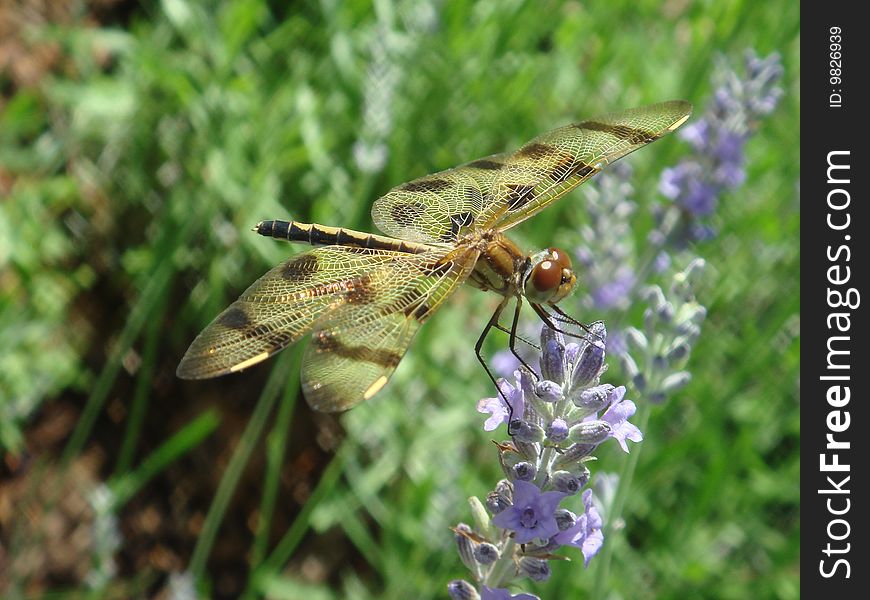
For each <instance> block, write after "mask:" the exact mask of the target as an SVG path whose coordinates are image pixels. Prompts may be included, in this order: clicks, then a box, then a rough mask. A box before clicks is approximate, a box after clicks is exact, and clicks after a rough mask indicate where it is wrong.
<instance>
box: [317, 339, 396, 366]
mask: <svg viewBox="0 0 870 600" xmlns="http://www.w3.org/2000/svg"><path fill="white" fill-rule="evenodd" d="M312 341H313V343H314V345H315V346H316V347H317V350H318V351H319V352H331V353H333V354H336V355H338V356H342V357H344V358H349V359H351V360H358V361H362V362H370V363H372V364H375V365H379V366H381V367H386V368H389V367H395V366H396V365H398V364H399V361H401V360H402V355H401V354H396V353H395V352H390V351H389V350H384V349H382V348H369V347H367V346H348V345H346V344H344V343H343V342H342V341H341V340H339V339H337V338H336V337H335V336H334V335H333V334H331V333H329V332H328V331H320V332H318V333H317V334H315V335H314V338H313V340H312Z"/></svg>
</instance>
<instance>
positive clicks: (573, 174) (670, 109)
mask: <svg viewBox="0 0 870 600" xmlns="http://www.w3.org/2000/svg"><path fill="white" fill-rule="evenodd" d="M691 112H692V105H691V104H689V103H688V102H684V101H682V100H673V101H670V102H661V103H659V104H650V105H648V106H642V107H640V108H632V109H629V110H625V111H622V112H616V113H610V114H606V115H601V116H599V117H595V118H593V119H588V120H586V121H581V122H580V123H574V124H572V125H566V126H564V127H560V128H558V129H554V130H553V131H550V132H547V133H544V134H542V135H540V136H538V137H536V138H535V139H533V140H531V141H530V142H528V143H527V144H526V145H524V146H523V147H522V148H520V149H519V150H517V151H516V152H515V153H513V155H511V156H510V157H509V158H507V159H506V161H505V163H504V166H503V167H502V168H501V169H499V170H498V172H497V173H498V177H497V178H496V179H495V181H493V182H492V184H491V192H490V194H489V196H488V197H487V198H486V201H485V207H484V208H483V209H482V210H481V213H480V215H479V217H478V226H479V227H483V228H496V229H500V230H504V229H508V228H510V227H513V226H514V225H516V224H517V223H520V222H522V221H524V220H525V219H528V218H529V217H530V216H532V215H534V214H535V213H537V212H538V211H540V210H542V209H543V208H545V207H546V206H548V205H549V204H551V203H552V202H553V201H555V200H556V199H558V198H560V197H561V196H563V195H564V194H566V193H568V192H569V191H571V190H572V189H574V188H575V187H577V186H578V185H580V184H581V183H583V182H584V181H586V180H587V179H589V178H590V177H592V176H593V175H595V174H596V173H598V172H599V171H601V169H603V168H604V167H605V166H607V165H608V164H610V163H612V162H614V161H616V160H618V159H620V158H622V157H623V156H625V155H626V154H629V153H630V152H633V151H635V150H637V149H638V148H641V147H643V146H645V145H646V144H649V143H650V142H653V141H655V140H657V139H658V138H660V137H662V136H663V135H666V134H668V133H670V132H671V131H674V130H675V129H677V128H678V127H679V126H680V125H682V124H683V123H685V122H686V120H687V119H688V118H689V115H690V114H691Z"/></svg>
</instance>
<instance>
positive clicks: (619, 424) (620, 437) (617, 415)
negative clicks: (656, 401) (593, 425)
mask: <svg viewBox="0 0 870 600" xmlns="http://www.w3.org/2000/svg"><path fill="white" fill-rule="evenodd" d="M624 397H625V386H619V387H618V388H616V389H615V390H613V392H611V400H610V407H609V408H608V409H607V411H605V413H604V415H603V416H602V417H601V420H602V421H606V422H607V423H610V426H611V427H612V428H613V432H612V433H611V434H610V437H612V438H613V439H615V440H616V441H617V442H619V445H620V446H621V447H622V449H623V451H625V452H626V453H627V452H628V444H626V443H625V440H627V439H628V440H631V441H632V442H640V441H642V440H643V433H641V431H640V429H638V428H637V426H635V425H632V424H631V423H629V422H628V419H629V418H630V417H631V416H633V415H634V413H635V412H637V406H636V405H635V403H634V402H632V401H631V400H624V399H623V398H624Z"/></svg>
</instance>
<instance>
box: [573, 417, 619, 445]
mask: <svg viewBox="0 0 870 600" xmlns="http://www.w3.org/2000/svg"><path fill="white" fill-rule="evenodd" d="M611 433H613V427H611V426H610V423H608V422H607V421H600V420H599V421H584V422H583V423H578V424H577V425H575V426H574V427H572V428H571V429H570V431H569V432H568V439H569V440H571V441H572V442H576V443H578V444H600V443H601V442H603V441H604V440H606V439H607V438H608V437H610V434H611Z"/></svg>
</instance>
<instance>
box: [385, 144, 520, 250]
mask: <svg viewBox="0 0 870 600" xmlns="http://www.w3.org/2000/svg"><path fill="white" fill-rule="evenodd" d="M506 159H507V155H505V154H495V155H492V156H487V157H486V158H481V159H478V160H475V161H472V162H470V163H466V164H464V165H461V166H459V167H456V168H453V169H448V170H446V171H441V172H440V173H434V174H432V175H427V176H425V177H421V178H419V179H415V180H414V181H411V182H409V183H404V184H402V185H400V186H397V187H394V188H393V189H392V190H390V191H389V192H387V193H386V194H385V195H384V196H381V197H380V198H378V199H377V200H375V203H374V205H373V206H372V220H373V221H374V222H375V225H376V226H377V228H378V229H380V230H381V231H383V232H384V233H386V234H387V235H390V236H393V237H396V238H401V239H404V240H409V241H411V242H424V243H428V244H441V243H450V242H452V241H454V240H456V238H457V237H458V236H459V235H460V234H461V233H463V232H464V231H467V230H468V229H469V228H472V227H474V226H475V223H476V222H477V220H478V216H479V214H480V211H481V210H482V208H483V206H484V204H485V199H486V198H487V197H488V196H489V195H490V190H491V189H492V182H493V181H495V179H496V178H497V176H498V172H499V170H500V169H501V167H502V166H503V165H504V162H505V160H506Z"/></svg>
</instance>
